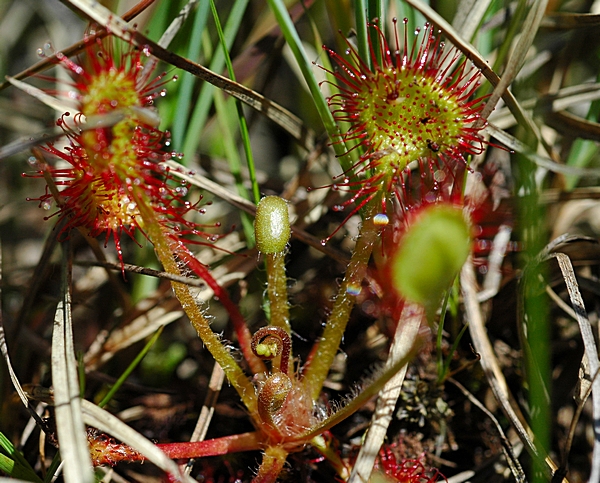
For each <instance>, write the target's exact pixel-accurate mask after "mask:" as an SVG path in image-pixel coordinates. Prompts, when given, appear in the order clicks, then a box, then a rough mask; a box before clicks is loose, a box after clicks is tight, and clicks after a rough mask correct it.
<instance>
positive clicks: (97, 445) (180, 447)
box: [91, 432, 261, 466]
mask: <svg viewBox="0 0 600 483" xmlns="http://www.w3.org/2000/svg"><path fill="white" fill-rule="evenodd" d="M260 439H261V436H260V435H259V433H257V432H253V433H243V434H235V435H232V436H225V437H223V438H217V439H209V440H207V441H196V442H184V443H167V444H157V445H156V446H157V447H158V448H160V449H161V450H162V451H163V452H164V453H165V454H166V455H167V456H168V457H169V458H171V459H190V458H201V457H204V456H220V455H224V454H229V453H236V452H241V451H253V450H257V449H259V448H260ZM98 441H100V440H97V441H92V445H91V447H92V457H93V463H94V465H95V466H100V465H106V464H108V465H114V464H115V463H117V462H119V461H127V462H133V461H144V460H145V459H146V458H145V457H144V455H142V454H141V453H139V452H137V451H135V450H134V449H133V448H131V447H130V446H127V445H125V444H114V443H107V442H104V443H102V442H101V441H100V442H98Z"/></svg>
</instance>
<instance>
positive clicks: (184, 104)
mask: <svg viewBox="0 0 600 483" xmlns="http://www.w3.org/2000/svg"><path fill="white" fill-rule="evenodd" d="M208 7H209V5H208V3H207V2H200V4H199V5H198V9H197V10H196V16H195V17H194V24H193V26H192V34H191V37H190V43H189V47H188V51H187V54H186V56H187V58H188V59H190V60H193V61H196V60H198V59H199V57H200V48H201V44H202V33H203V32H204V28H205V27H206V20H207V19H208ZM193 90H194V76H193V75H192V74H190V73H189V72H183V73H182V75H181V84H180V86H179V94H178V97H177V104H176V107H175V112H176V113H177V115H176V116H175V118H174V120H173V127H172V132H171V134H172V138H171V139H172V141H173V147H174V148H175V149H176V150H181V149H182V147H183V139H184V137H185V131H186V126H187V123H188V119H189V117H190V112H189V108H190V105H191V103H192V94H193ZM184 159H185V158H184Z"/></svg>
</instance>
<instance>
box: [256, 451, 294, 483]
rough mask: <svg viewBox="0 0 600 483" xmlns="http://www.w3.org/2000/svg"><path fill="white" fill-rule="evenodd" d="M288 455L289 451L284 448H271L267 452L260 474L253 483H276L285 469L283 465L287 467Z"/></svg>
mask: <svg viewBox="0 0 600 483" xmlns="http://www.w3.org/2000/svg"><path fill="white" fill-rule="evenodd" d="M287 455H288V453H287V451H285V450H284V449H283V448H281V447H279V446H269V447H268V448H267V449H266V450H265V454H264V455H263V460H262V463H261V464H260V468H259V469H258V474H257V475H256V477H255V478H254V479H253V480H252V483H275V482H276V481H277V477H278V476H279V473H281V470H282V469H283V465H285V460H286V458H287Z"/></svg>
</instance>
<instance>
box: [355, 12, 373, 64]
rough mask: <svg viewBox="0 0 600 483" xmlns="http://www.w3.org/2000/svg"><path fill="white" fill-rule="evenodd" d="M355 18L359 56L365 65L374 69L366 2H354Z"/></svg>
mask: <svg viewBox="0 0 600 483" xmlns="http://www.w3.org/2000/svg"><path fill="white" fill-rule="evenodd" d="M354 17H355V18H356V43H357V47H358V54H359V55H360V58H361V59H363V60H364V62H365V64H367V65H368V66H369V67H371V68H373V64H372V63H371V51H370V50H369V33H368V31H367V22H368V18H367V4H366V2H365V0H356V1H355V2H354Z"/></svg>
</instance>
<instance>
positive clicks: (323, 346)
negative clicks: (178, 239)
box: [304, 197, 381, 400]
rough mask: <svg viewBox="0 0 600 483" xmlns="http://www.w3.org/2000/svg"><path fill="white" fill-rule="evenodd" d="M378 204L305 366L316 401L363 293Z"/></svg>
mask: <svg viewBox="0 0 600 483" xmlns="http://www.w3.org/2000/svg"><path fill="white" fill-rule="evenodd" d="M379 206H381V199H380V197H375V198H373V199H372V200H371V201H370V202H369V203H368V205H367V207H366V209H365V215H364V218H363V224H362V227H361V230H360V235H359V238H358V241H357V242H356V246H355V248H354V253H353V254H352V258H351V259H350V264H349V265H348V268H347V269H346V275H345V276H344V280H343V281H342V285H341V286H340V290H339V292H338V296H337V298H336V300H335V304H334V306H333V310H332V312H331V315H330V316H329V320H328V321H327V325H326V326H325V330H324V331H323V336H322V337H321V340H320V341H319V343H318V344H317V345H316V350H313V352H312V353H311V354H310V356H309V359H308V361H307V362H306V364H305V366H304V380H305V381H310V383H311V387H310V388H309V390H310V391H311V394H312V397H313V399H314V400H316V399H317V398H318V397H319V395H320V393H321V388H322V387H323V383H324V382H325V379H326V378H327V374H328V373H329V368H330V367H331V364H332V363H333V359H334V358H335V356H336V354H337V351H338V349H339V346H340V343H341V341H342V337H343V335H344V331H345V330H346V325H347V324H348V320H349V318H350V312H351V311H352V308H353V307H354V303H355V301H356V295H357V294H358V293H360V288H361V284H362V281H363V279H364V277H365V274H366V272H367V266H368V263H369V259H370V258H371V252H372V251H373V245H374V243H375V241H376V240H377V238H378V236H379V233H380V227H378V226H377V225H375V223H373V217H374V216H375V215H376V214H377V213H378V207H379Z"/></svg>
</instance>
